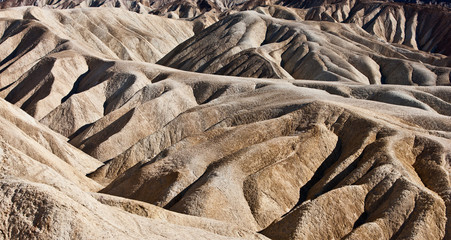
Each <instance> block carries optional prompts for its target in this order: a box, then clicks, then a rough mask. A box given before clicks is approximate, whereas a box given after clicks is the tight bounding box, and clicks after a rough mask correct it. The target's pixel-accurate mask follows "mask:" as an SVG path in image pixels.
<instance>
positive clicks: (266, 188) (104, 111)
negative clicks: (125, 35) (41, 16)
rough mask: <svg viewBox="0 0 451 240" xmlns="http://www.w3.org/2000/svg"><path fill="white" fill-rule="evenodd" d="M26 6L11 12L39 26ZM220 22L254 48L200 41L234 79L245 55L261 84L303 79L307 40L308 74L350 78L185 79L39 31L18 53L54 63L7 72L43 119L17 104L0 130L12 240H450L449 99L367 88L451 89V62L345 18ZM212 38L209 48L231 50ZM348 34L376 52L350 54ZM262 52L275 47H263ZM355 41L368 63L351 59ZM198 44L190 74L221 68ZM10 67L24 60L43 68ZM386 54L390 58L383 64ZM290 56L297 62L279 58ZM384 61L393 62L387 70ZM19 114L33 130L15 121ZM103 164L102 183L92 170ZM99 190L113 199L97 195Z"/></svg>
mask: <svg viewBox="0 0 451 240" xmlns="http://www.w3.org/2000/svg"><path fill="white" fill-rule="evenodd" d="M21 11H22V10H19V11H18V12H15V11H11V12H9V14H10V16H14V15H18V16H23V15H22V14H23V12H21ZM77 11H78V10H77ZM49 12H52V11H49ZM56 12H59V11H56ZM133 16H135V15H133ZM19 18H20V17H19ZM6 22H8V21H6ZM220 23H222V24H224V25H219V24H218V25H215V26H213V27H212V29H215V28H217V29H218V30H217V32H216V35H220V34H223V35H224V37H222V38H219V39H227V42H230V43H231V44H233V43H234V42H237V43H238V44H237V46H235V49H234V48H233V46H227V45H220V46H221V48H218V49H212V48H208V46H210V45H208V46H202V45H199V46H200V47H205V48H201V49H203V50H204V52H201V53H200V54H199V55H200V56H201V57H202V56H203V57H204V58H205V59H208V60H209V61H210V60H211V61H212V62H214V61H216V59H218V60H217V62H215V63H217V65H216V66H215V67H221V66H220V65H221V64H222V65H223V66H222V68H223V70H224V71H225V70H226V68H224V66H227V65H228V64H230V63H231V64H232V65H233V61H235V60H233V61H231V62H230V63H226V62H222V61H223V60H219V58H223V59H228V58H226V57H223V56H225V55H227V54H230V55H232V54H236V56H235V58H232V59H239V61H244V62H246V61H247V60H249V59H250V60H249V61H250V64H248V65H246V64H242V63H240V64H238V65H239V66H249V68H248V70H249V71H248V72H250V73H252V72H258V71H260V73H265V74H274V75H275V76H280V75H281V74H287V76H288V77H289V76H290V75H291V73H290V71H289V70H286V69H288V67H287V66H288V65H289V64H288V63H289V61H287V59H288V60H290V59H296V58H299V55H298V53H296V52H297V51H298V50H297V49H299V51H301V50H302V49H303V48H300V47H299V46H297V45H296V44H298V43H302V44H304V46H308V47H309V48H308V50H309V49H310V47H311V46H312V49H313V50H314V51H313V50H312V51H313V52H312V53H309V54H310V55H312V56H311V58H310V60H308V61H307V62H306V63H305V64H307V63H309V64H307V65H306V66H308V67H306V66H304V67H306V68H305V69H310V70H311V69H313V70H315V65H313V64H312V63H315V61H316V63H317V62H319V60H318V59H320V60H321V61H323V59H327V58H329V62H327V61H324V62H323V63H324V64H325V65H324V66H325V68H317V69H319V71H318V72H314V71H299V74H311V76H313V77H308V78H315V77H314V76H328V78H327V79H329V80H330V78H331V76H335V80H337V79H338V80H340V81H342V82H324V81H323V82H321V81H308V80H293V79H257V78H241V77H231V76H219V75H208V74H201V73H193V72H185V71H180V70H176V69H172V68H168V67H164V66H161V65H155V64H151V63H145V62H138V61H135V62H132V61H124V60H119V59H117V58H114V57H108V56H105V54H101V53H99V51H97V50H96V51H90V50H87V49H88V48H87V46H89V44H88V43H86V44H78V45H77V44H75V43H72V42H71V40H70V41H69V42H68V45H67V46H69V47H68V48H56V49H55V46H54V45H52V44H48V43H52V41H50V40H51V39H56V40H55V41H57V40H58V38H57V37H54V38H52V37H46V36H47V34H48V35H50V36H56V35H54V34H53V32H52V31H50V30H49V31H47V29H50V28H48V27H41V26H40V25H39V24H38V25H36V26H37V27H36V29H38V30H39V31H38V32H40V33H42V34H41V35H39V34H30V36H29V37H30V38H31V39H33V37H36V36H37V39H38V40H36V39H35V40H34V41H22V44H23V45H22V46H23V47H22V46H21V47H20V48H18V49H28V48H31V47H30V44H31V45H32V44H35V43H38V44H41V45H42V46H43V47H42V49H53V50H50V51H43V50H39V51H36V53H33V54H31V55H30V56H39V57H36V58H35V59H34V60H33V61H32V62H28V63H27V64H29V65H30V67H29V68H28V69H25V70H24V71H23V72H20V73H16V72H15V71H12V70H11V69H10V70H8V69H9V68H8V67H7V68H6V70H5V71H3V72H2V74H3V76H4V77H5V78H2V81H5V82H2V84H3V85H2V88H1V91H0V94H1V96H2V97H5V99H6V100H8V101H10V102H11V103H14V104H15V105H17V106H19V107H21V108H22V109H23V110H25V111H26V112H27V113H29V114H32V115H33V116H34V117H35V118H36V120H33V118H31V117H30V116H27V115H26V114H25V113H24V112H22V111H21V110H19V109H18V108H17V107H16V106H12V105H11V104H10V103H7V102H6V101H4V100H2V101H0V107H2V108H1V109H4V110H2V112H5V113H7V114H4V115H3V114H2V118H1V119H0V120H1V121H0V127H1V128H2V129H3V130H2V135H1V139H0V146H1V152H0V155H1V159H2V161H3V164H2V168H0V171H2V172H1V175H0V176H1V180H0V182H1V185H2V187H1V189H2V190H1V191H0V198H1V199H2V201H0V202H1V205H0V208H1V209H2V212H5V213H6V214H5V215H4V216H3V215H2V216H1V217H3V219H4V220H3V221H1V222H3V223H4V225H0V227H1V229H2V232H3V233H4V234H7V235H6V238H9V237H22V238H33V237H36V238H41V239H48V238H52V237H53V238H64V237H67V238H71V237H73V238H83V237H85V238H90V237H96V238H102V237H106V238H129V239H133V238H135V239H143V238H150V239H154V238H160V237H161V238H180V237H183V238H187V239H189V238H193V239H198V238H205V239H212V238H214V239H220V238H233V237H236V238H246V239H253V238H256V239H259V238H260V239H264V238H265V237H264V236H263V235H266V236H268V237H270V238H281V239H332V238H335V239H337V238H341V239H345V238H347V239H375V238H378V239H396V238H403V237H404V238H419V239H442V238H445V239H446V238H448V237H449V234H450V233H449V232H447V230H448V229H450V226H451V225H450V224H451V221H450V220H449V219H450V217H449V216H450V211H451V210H450V209H451V202H450V199H451V196H450V193H451V191H450V189H451V183H450V178H449V174H450V160H451V159H450V156H451V149H450V146H451V116H450V115H451V111H450V110H451V98H450V96H451V90H450V88H449V87H445V86H424V87H420V86H394V85H369V84H368V83H370V80H369V79H373V80H372V81H375V79H378V77H377V76H378V73H379V74H380V76H379V78H380V81H382V79H384V81H401V82H397V83H406V84H407V83H409V84H412V83H416V84H421V83H425V82H426V83H428V81H429V80H428V79H426V80H427V81H425V79H424V76H430V73H429V72H434V71H436V75H437V76H441V77H442V78H441V79H445V80H446V81H448V82H446V81H445V82H446V83H449V78H446V76H447V74H448V75H449V72H447V71H449V67H447V64H448V61H449V59H448V58H446V57H444V56H443V55H434V54H428V53H424V52H419V51H413V50H405V48H402V47H399V48H393V47H391V46H390V45H388V44H386V43H378V42H377V41H374V37H372V36H370V35H369V34H367V33H365V32H364V31H363V30H362V29H360V28H358V27H357V26H342V25H340V24H338V23H295V22H290V21H282V20H275V19H274V18H271V17H268V16H263V15H259V14H256V13H241V14H237V15H234V16H230V17H229V18H226V19H224V20H223V21H222V22H220ZM8 24H9V23H7V24H6V25H5V26H8ZM29 24H32V25H33V24H36V23H35V21H34V20H33V21H29ZM19 26H22V27H20V28H18V29H17V30H16V31H17V32H18V33H17V34H23V35H26V32H27V31H28V30H26V31H25V32H22V31H21V30H20V29H28V28H27V27H28V25H26V24H25V25H19ZM299 26H302V27H299ZM33 29H35V28H33ZM249 29H250V31H247V30H249ZM268 29H270V30H268ZM41 30H42V31H41ZM319 30H322V31H323V32H321V31H319ZM6 32H7V31H6ZM210 33H211V31H210V30H208V31H205V32H203V33H201V34H199V35H198V36H196V38H195V39H196V40H197V39H198V38H201V39H204V38H205V39H215V37H216V36H215V35H210ZM268 33H272V34H268ZM17 34H16V35H14V36H20V35H17ZM336 35H338V36H337V37H333V36H336ZM8 36H9V35H8ZM319 36H320V37H319ZM324 36H327V38H325V39H326V40H328V41H326V40H324V39H322V38H324ZM344 37H346V39H348V40H349V39H354V40H352V41H354V42H357V43H359V44H360V45H353V44H346V41H345V40H343V39H344ZM20 39H23V38H21V37H17V38H16V39H15V38H14V37H13V36H10V37H9V38H5V41H4V42H3V43H6V42H8V41H9V43H8V44H10V45H6V44H5V45H0V46H1V48H0V49H1V50H2V51H4V52H8V51H12V48H11V49H9V48H6V47H5V46H11V45H14V44H16V45H17V44H18V43H17V42H16V41H20ZM294 39H298V40H294ZM299 39H300V40H299ZM309 39H310V40H309ZM355 39H357V40H355ZM368 39H369V40H368ZM39 40H40V41H39ZM306 40H308V41H306ZM190 41H192V42H190ZM297 41H300V42H297ZM302 41H304V42H302ZM310 41H312V42H313V43H310ZM206 42H208V41H206ZM262 42H268V44H263V46H262V47H259V46H261V45H260V44H261V43H262ZM188 43H190V44H191V43H192V44H193V45H196V44H199V42H197V41H194V40H188V41H187V42H185V43H183V44H182V45H181V46H186V44H188ZM204 43H205V42H204ZM363 43H365V44H368V45H369V46H370V47H369V46H366V45H365V44H363ZM216 44H217V45H219V44H221V42H218V41H216ZM341 44H344V46H346V47H349V49H351V50H352V51H351V53H347V52H345V53H337V52H335V51H339V50H336V49H335V48H338V46H339V45H341ZM63 45H64V44H63ZM268 45H270V46H268ZM64 46H66V45H64ZM249 46H250V47H249ZM252 46H257V49H256V50H252V48H253V47H252ZM365 46H366V47H365ZM196 47H197V45H196ZM290 47H292V49H291V50H287V49H289V48H290ZM373 47H374V48H375V49H374V50H372V49H371V48H373ZM229 48H231V49H232V50H230V49H229ZM14 49H15V48H14ZM33 49H39V48H36V47H35V48H33ZM187 49H188V50H190V51H193V52H192V53H190V52H189V51H188V50H186V51H185V52H184V53H186V54H187V56H189V57H193V59H196V60H192V59H191V60H190V59H188V60H189V61H186V62H185V64H187V66H188V65H190V64H193V66H194V65H196V64H198V65H197V67H199V66H200V67H205V68H208V67H213V65H214V64H210V65H208V64H205V62H202V59H201V61H197V58H196V57H197V56H195V55H194V52H195V51H197V50H198V49H197V50H196V48H195V47H192V48H190V47H188V48H187ZM224 49H225V51H224ZM242 50H244V51H242ZM401 50H402V51H401ZM17 51H18V52H28V53H30V51H19V50H17ZM208 51H211V52H210V53H209V52H208ZM220 51H224V52H225V53H224V52H220ZM234 51H237V52H236V53H234ZM246 51H247V52H246ZM399 51H401V52H399ZM348 52H349V50H348ZM269 53H271V54H269ZM376 53H377V54H376ZM40 54H41V55H40ZM171 54H172V55H177V54H175V53H171ZM290 54H291V55H290ZM347 54H349V55H347ZM351 54H357V56H358V57H355V56H354V57H355V58H352V57H351V56H350V55H351ZM215 55H218V56H219V57H218V56H216V57H214V56H215ZM307 55H308V54H307ZM337 55H338V56H337ZM5 56H7V55H5ZM11 56H12V58H14V59H15V60H14V61H13V62H14V64H18V63H17V62H18V61H20V60H21V59H23V60H22V61H26V60H27V58H28V57H26V55H20V54H12V55H11ZM24 56H25V57H24ZM168 56H169V55H168ZM232 56H234V55H232ZM304 57H305V56H304ZM326 57H327V58H326ZM5 58H6V57H5ZM205 59H204V60H205ZM212 59H213V60H212ZM268 59H272V60H271V61H268ZM274 59H278V61H274ZM284 59H285V60H284ZM341 59H348V60H349V59H353V60H349V62H351V63H353V64H351V63H348V64H349V65H346V63H343V62H341V61H342V60H341ZM378 59H379V60H380V62H384V61H389V62H388V63H386V65H387V66H383V65H379V64H378ZM415 59H417V60H418V59H421V61H422V62H423V63H419V62H418V61H416V62H415V61H414V60H415ZM297 60H299V59H297ZM8 61H9V60H6V61H5V62H8ZM237 61H238V60H237ZM279 61H280V62H284V63H285V64H283V66H284V67H283V68H282V67H280V66H281V65H278V64H274V63H277V62H279ZM257 62H258V64H259V65H258V66H261V69H257V70H256V71H254V69H252V67H253V65H252V64H251V63H257ZM296 62H297V61H296ZM373 62H375V63H376V64H374V63H373ZM260 63H261V64H260ZM326 63H327V64H326ZM395 63H397V64H398V65H399V66H405V69H407V70H406V71H409V69H410V70H411V72H410V75H405V74H400V76H396V75H395V74H396V73H397V72H398V71H399V68H395V69H391V68H390V66H391V65H394V64H395ZM334 64H335V65H336V66H334ZM403 64H405V65H403ZM415 64H418V65H415ZM11 66H13V65H11ZM19 66H21V65H16V69H19ZM74 66H76V67H74ZM229 66H231V65H229ZM296 66H297V65H296V64H293V65H292V67H296ZM299 66H302V64H299ZM350 66H352V67H353V68H352V67H350ZM395 66H396V65H395ZM409 66H410V67H409ZM378 67H380V69H384V68H386V69H385V70H381V71H380V72H379V71H373V70H374V69H377V68H378ZM228 69H232V68H231V67H230V68H228ZM265 69H267V70H265ZM342 69H346V71H340V72H338V71H339V70H342ZM387 69H388V70H387ZM390 69H391V71H390ZM425 69H428V70H425ZM263 70H265V71H263ZM237 71H238V70H237ZM428 71H429V72H428ZM440 71H442V72H441V75H440V74H439V73H440ZM245 72H246V71H245ZM351 73H352V74H351ZM288 74H289V75H288ZM321 74H322V75H321ZM353 74H354V75H353ZM337 75H339V76H340V77H337ZM342 75H344V76H342ZM442 75H443V76H442ZM249 76H253V75H252V74H250V75H249ZM309 76H310V75H309ZM382 76H385V77H384V78H383V77H382ZM406 76H407V77H406ZM408 76H410V78H409V77H408ZM365 77H366V78H367V81H368V82H365V81H362V79H363V80H365ZM390 77H392V78H390ZM448 77H449V76H448ZM4 79H6V80H4ZM327 79H323V80H327ZM387 79H388V80H387ZM390 79H392V80H390ZM350 80H354V82H351V83H350V82H349V81H350ZM357 80H358V81H357ZM346 81H348V82H346ZM409 81H412V82H409ZM418 81H419V82H418ZM431 81H438V82H440V81H443V80H439V78H438V77H437V78H434V79H433V80H431ZM356 82H357V83H356ZM358 82H361V83H358ZM374 83H376V81H375V82H374ZM435 83H436V82H434V84H435ZM440 83H441V82H440ZM432 85H433V84H432ZM8 114H9V115H8ZM16 115H19V116H21V117H20V118H21V119H25V120H21V121H19V120H14V121H13V120H11V119H17V118H19V117H17V116H16ZM3 116H8V117H3ZM2 119H3V120H2ZM38 121H39V122H40V123H38ZM25 122H32V123H33V124H31V125H33V126H34V127H32V126H30V124H29V123H26V124H25ZM41 124H44V125H47V126H48V127H50V128H51V129H53V130H54V131H56V132H59V133H61V134H63V135H64V136H66V137H67V138H64V137H62V136H59V135H58V134H56V133H53V132H52V131H51V130H49V129H47V128H46V127H43V126H42V125H41ZM357 130H358V131H357ZM40 132H44V133H45V134H42V133H41V134H39V133H40ZM14 135H17V136H18V137H17V139H19V140H15V138H14ZM47 135H49V136H52V137H49V136H47ZM45 136H47V137H45ZM55 136H57V137H55ZM43 138H44V139H51V140H45V141H44V140H43ZM54 138H55V139H57V140H58V139H59V140H58V141H57V140H55V139H54ZM3 139H6V140H3ZM66 140H69V142H70V143H71V144H72V145H73V146H76V147H78V148H79V149H81V150H83V151H84V152H85V153H87V154H89V155H91V156H93V157H95V158H97V159H98V160H101V161H102V162H104V164H102V165H101V166H99V162H98V161H97V160H94V159H93V158H91V157H88V156H87V155H85V154H84V153H81V152H79V151H78V150H75V149H74V147H73V146H69V144H68V143H66V142H65V141H66ZM42 145H43V146H42ZM52 146H55V147H52ZM58 149H62V150H61V152H58ZM38 153H43V154H38ZM54 155H55V156H54ZM74 155H75V156H74ZM78 159H79V160H78ZM19 160H20V161H19ZM4 166H6V167H4ZM97 166H99V167H98V168H97ZM90 171H92V172H91V173H90V174H88V176H89V177H90V178H91V179H89V178H86V177H85V176H84V175H85V174H86V173H88V172H90ZM93 180H95V181H97V182H98V183H100V184H102V185H103V187H100V186H99V184H97V183H95V182H94V181H93ZM89 184H91V185H92V186H91V187H89ZM84 185H87V186H88V187H89V188H88V187H86V186H85V187H84ZM99 188H102V190H101V191H100V192H101V193H89V191H95V190H98V189H99ZM82 189H83V190H82ZM111 195H116V197H115V196H111ZM29 196H35V197H34V198H32V199H31V198H30V197H29ZM152 204H154V205H152ZM155 205H157V206H155ZM61 206H63V207H61ZM162 208H165V209H162ZM27 211H28V213H30V214H29V215H26V214H24V213H25V212H27ZM40 212H44V214H43V215H39V213H40ZM180 213H182V214H180ZM184 214H189V215H192V216H187V215H184ZM10 219H11V221H10ZM30 219H31V220H30ZM33 222H35V223H36V224H35V225H33V224H32V223H33ZM69 223H74V224H72V225H69ZM12 226H15V227H12ZM237 226H239V227H237ZM69 227H70V229H71V230H68V231H63V230H64V229H67V228H69ZM36 229H38V230H37V231H36ZM448 231H449V230H448ZM256 232H260V233H262V234H263V235H262V234H258V233H256ZM21 234H23V235H21Z"/></svg>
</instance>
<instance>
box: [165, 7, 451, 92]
mask: <svg viewBox="0 0 451 240" xmlns="http://www.w3.org/2000/svg"><path fill="white" fill-rule="evenodd" d="M158 63H159V64H162V65H165V66H169V67H174V68H178V69H182V70H188V71H196V72H203V73H216V74H224V75H234V76H245V77H259V78H295V79H314V80H324V81H352V82H360V83H364V84H381V83H388V84H402V85H450V79H449V76H450V69H451V68H450V58H449V57H446V56H444V55H439V54H430V53H426V52H421V51H415V50H412V49H408V48H405V47H402V46H393V45H391V44H389V43H386V42H383V41H380V40H378V39H377V38H376V37H374V36H371V35H370V34H368V33H366V32H365V31H363V30H362V29H361V28H359V27H358V26H357V25H355V24H350V25H349V24H348V25H344V24H338V23H328V22H294V21H287V20H278V19H275V18H271V17H268V16H265V15H262V14H258V13H256V12H252V11H250V12H242V13H238V14H235V15H231V16H229V17H227V18H225V19H223V20H221V21H219V22H217V23H216V24H214V25H212V26H211V27H209V28H207V29H205V30H204V31H202V32H201V33H200V34H198V35H196V36H194V37H192V38H190V39H189V40H187V41H185V42H184V43H182V44H180V45H179V46H177V47H176V48H175V49H174V50H172V51H171V52H170V53H168V54H167V55H166V56H165V57H164V58H162V59H161V60H160V61H158Z"/></svg>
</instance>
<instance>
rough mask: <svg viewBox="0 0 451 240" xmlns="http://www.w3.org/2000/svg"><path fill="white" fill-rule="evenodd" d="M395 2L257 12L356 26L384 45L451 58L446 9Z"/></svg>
mask: <svg viewBox="0 0 451 240" xmlns="http://www.w3.org/2000/svg"><path fill="white" fill-rule="evenodd" d="M395 2H396V1H395ZM399 2H401V3H393V2H388V1H366V0H340V1H289V0H288V1H282V3H283V5H286V6H289V7H290V8H285V7H281V6H277V5H275V6H271V7H269V8H261V10H263V11H264V12H267V13H269V14H271V15H272V16H274V17H279V18H284V19H292V20H294V19H295V20H301V19H302V20H315V21H329V22H342V23H356V24H357V25H359V26H360V27H362V28H363V29H364V30H366V31H367V32H369V33H371V34H374V35H376V36H377V37H379V38H381V39H383V40H385V41H387V42H390V43H396V44H403V45H407V46H409V47H412V48H414V49H420V50H423V51H427V52H434V53H441V54H444V55H448V56H449V55H451V45H450V32H451V27H450V26H451V25H450V21H451V12H450V9H449V8H446V7H440V6H437V5H422V4H403V3H402V1H399Z"/></svg>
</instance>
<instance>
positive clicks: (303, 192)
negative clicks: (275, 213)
mask: <svg viewBox="0 0 451 240" xmlns="http://www.w3.org/2000/svg"><path fill="white" fill-rule="evenodd" d="M341 152H342V143H341V140H340V139H339V140H338V141H337V144H336V145H335V148H334V150H333V151H332V153H331V154H330V155H329V156H328V157H327V158H326V159H325V160H324V161H323V163H322V164H321V165H320V166H319V168H318V169H317V170H316V172H315V174H314V175H313V176H312V178H311V179H310V180H309V181H308V182H307V183H306V184H304V186H302V187H301V189H300V190H299V201H298V202H297V203H296V204H295V205H294V206H293V208H292V209H291V210H290V211H288V212H287V213H285V215H287V214H288V213H289V212H291V211H292V210H294V209H295V208H296V207H298V206H300V205H301V204H302V203H303V202H304V201H306V200H307V196H308V193H309V191H310V189H311V188H312V187H313V186H314V185H315V184H316V183H318V182H319V181H320V180H321V178H322V177H323V176H324V173H325V172H326V170H327V169H328V168H330V167H331V166H332V165H333V164H334V163H335V162H337V161H338V159H339V158H340V155H341ZM285 215H284V216H285Z"/></svg>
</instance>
